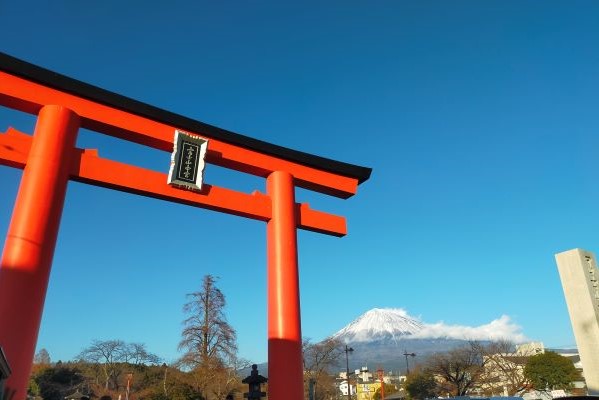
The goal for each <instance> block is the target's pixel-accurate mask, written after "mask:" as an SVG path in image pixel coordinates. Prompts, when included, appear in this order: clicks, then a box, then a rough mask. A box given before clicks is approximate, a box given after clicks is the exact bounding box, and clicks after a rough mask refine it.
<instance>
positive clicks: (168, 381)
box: [28, 275, 250, 400]
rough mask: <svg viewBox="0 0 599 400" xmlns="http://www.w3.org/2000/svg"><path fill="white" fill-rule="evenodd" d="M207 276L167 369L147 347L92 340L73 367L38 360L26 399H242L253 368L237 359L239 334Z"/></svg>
mask: <svg viewBox="0 0 599 400" xmlns="http://www.w3.org/2000/svg"><path fill="white" fill-rule="evenodd" d="M215 283H216V278H214V277H213V276H211V275H207V276H205V277H204V278H203V280H202V283H201V285H200V288H199V290H198V291H197V292H193V293H190V294H189V295H188V301H187V303H185V305H184V307H183V311H184V313H185V315H186V318H185V320H184V321H183V330H182V332H181V342H180V343H179V350H181V351H182V352H183V355H182V356H181V358H180V359H179V360H177V361H176V362H175V363H173V364H172V365H167V364H165V363H163V362H162V360H161V359H160V358H159V357H158V356H157V355H155V354H153V353H151V352H150V351H148V350H147V348H146V346H145V345H144V344H143V343H126V342H124V341H122V340H118V339H115V340H94V341H93V342H92V343H91V344H90V345H89V346H88V347H86V348H85V349H83V350H82V351H81V352H80V353H79V355H78V356H77V357H76V360H75V361H70V362H65V363H63V362H60V361H59V362H56V363H52V362H51V360H50V355H49V353H48V351H47V350H46V349H41V350H40V351H39V352H38V353H37V355H36V356H35V360H34V366H33V369H32V374H31V379H30V383H29V388H28V394H29V396H30V398H33V399H43V400H64V398H65V396H67V395H70V394H72V393H73V392H75V391H78V392H79V393H81V394H83V395H90V396H92V397H97V398H99V399H100V400H117V399H123V400H226V399H228V398H242V394H241V392H242V391H243V386H242V385H241V379H242V377H240V376H238V373H239V371H240V370H241V369H242V368H245V367H247V366H249V364H250V363H249V362H248V361H246V360H243V359H239V358H238V357H237V344H236V333H235V330H234V329H233V328H232V327H231V326H230V325H229V324H228V322H227V320H226V316H225V314H224V308H225V304H226V302H225V296H224V295H223V293H222V292H221V291H220V289H218V288H217V287H216V284H215Z"/></svg>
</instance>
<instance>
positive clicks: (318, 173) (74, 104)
mask: <svg viewBox="0 0 599 400" xmlns="http://www.w3.org/2000/svg"><path fill="white" fill-rule="evenodd" d="M0 82H2V84H1V85H0V104H2V105H4V106H7V107H11V108H15V109H18V110H21V111H24V112H28V113H32V114H36V113H37V112H38V111H39V109H40V108H41V107H42V106H44V105H49V104H56V105H61V106H64V107H67V108H69V109H70V110H72V111H74V112H75V113H77V114H78V115H79V116H80V117H81V123H82V127H83V128H87V129H90V130H93V131H97V132H100V133H104V134H107V135H111V136H115V137H118V138H121V139H124V140H128V141H133V142H136V143H140V144H143V145H146V146H150V147H154V148H157V149H160V150H164V151H168V152H170V151H171V150H172V147H173V144H172V142H173V135H174V131H175V129H178V127H175V126H170V125H167V124H164V123H161V122H157V121H154V120H152V119H148V118H145V117H142V116H139V115H136V114H132V113H129V112H126V111H122V110H119V109H116V108H113V107H110V106H106V105H103V104H100V103H97V102H94V101H91V100H87V99H84V98H81V97H78V96H75V95H71V94H69V93H66V92H62V91H60V90H57V89H51V88H49V87H46V86H44V85H40V84H37V83H35V82H31V81H28V80H26V79H23V78H19V77H17V76H14V75H11V74H8V73H5V72H0ZM190 133H193V134H197V135H200V136H203V137H206V138H208V139H210V142H209V144H208V154H207V156H206V160H207V161H208V162H209V163H212V164H216V165H220V166H222V167H225V168H230V169H234V170H237V171H241V172H245V173H249V174H253V175H257V176H261V177H264V178H266V177H267V176H268V175H270V173H272V172H274V171H287V172H289V173H291V174H292V175H293V176H294V178H295V184H296V186H299V187H303V188H306V189H309V190H314V191H317V192H321V193H325V194H329V195H332V196H336V197H341V198H348V197H351V196H352V195H354V194H355V193H356V191H357V189H358V180H357V179H355V178H350V177H347V176H343V175H339V174H335V173H331V172H327V171H323V170H319V169H316V168H312V167H308V166H305V165H301V164H298V163H295V162H291V161H287V160H284V159H281V158H277V157H274V156H271V155H267V154H263V153H259V152H257V151H254V150H249V149H246V148H243V147H239V146H235V145H232V144H229V143H225V142H222V141H218V140H215V139H211V138H210V136H209V135H206V134H205V133H204V132H190Z"/></svg>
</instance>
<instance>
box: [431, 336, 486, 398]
mask: <svg viewBox="0 0 599 400" xmlns="http://www.w3.org/2000/svg"><path fill="white" fill-rule="evenodd" d="M483 354H484V346H482V345H481V344H480V343H479V342H470V343H468V345H466V346H464V347H459V348H456V349H453V350H450V351H448V352H446V353H437V354H434V355H432V356H431V357H430V358H429V359H428V361H427V370H428V371H430V372H431V373H432V374H434V375H435V376H437V377H439V378H441V379H442V380H443V383H445V384H446V389H447V390H449V391H451V392H453V394H454V395H456V396H464V395H465V394H466V393H468V391H469V390H470V389H472V388H473V387H474V386H475V385H476V384H477V383H478V382H480V380H481V376H482V375H483V374H484V367H485V362H486V360H485V358H484V357H483Z"/></svg>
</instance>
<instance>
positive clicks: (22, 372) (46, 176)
mask: <svg viewBox="0 0 599 400" xmlns="http://www.w3.org/2000/svg"><path fill="white" fill-rule="evenodd" d="M78 129H79V117H78V116H77V115H76V114H75V113H73V112H72V111H70V110H68V109H66V108H64V107H60V106H54V105H50V106H44V107H43V108H42V109H41V111H40V113H39V116H38V120H37V124H36V127H35V134H34V135H33V140H32V142H31V150H30V151H29V156H28V158H27V166H26V167H25V169H24V170H23V176H22V178H21V185H20V186H19V192H18V194H17V199H16V202H15V207H14V210H13V214H12V219H11V221H10V226H9V228H8V234H7V237H6V242H5V245H4V252H3V254H2V261H1V262H0V329H2V335H1V336H0V337H1V338H2V347H3V348H4V349H5V351H6V357H7V359H8V360H9V362H10V366H11V369H12V371H13V373H12V375H11V376H10V386H7V387H9V388H11V389H12V390H15V391H16V396H15V397H14V398H15V399H24V398H25V397H26V394H27V393H24V392H22V391H23V390H24V389H25V388H27V383H28V381H29V371H30V370H31V360H32V359H33V355H34V352H35V344H36V342H37V335H38V331H39V326H40V321H41V319H42V311H43V308H44V300H45V298H46V289H47V287H48V278H49V276H50V267H51V265H52V257H53V255H54V248H55V244H56V238H57V236H58V227H59V225H60V217H61V215H62V208H63V204H64V198H65V194H66V190H67V183H68V180H69V167H70V163H71V154H72V153H73V150H74V148H75V139H76V137H77V131H78ZM0 395H1V393H0ZM9 398H10V397H9Z"/></svg>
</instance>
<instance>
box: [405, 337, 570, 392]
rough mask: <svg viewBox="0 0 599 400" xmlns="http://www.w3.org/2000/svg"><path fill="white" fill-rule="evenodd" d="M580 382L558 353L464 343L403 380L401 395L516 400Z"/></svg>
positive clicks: (432, 358)
mask: <svg viewBox="0 0 599 400" xmlns="http://www.w3.org/2000/svg"><path fill="white" fill-rule="evenodd" d="M579 379H581V377H580V373H579V372H578V371H577V370H576V368H575V367H574V364H573V363H572V361H570V360H569V359H568V358H566V357H563V356H560V355H559V354H557V353H554V352H551V351H547V352H545V353H541V354H522V353H517V352H514V345H513V344H512V343H510V342H506V341H501V342H494V343H490V344H482V343H480V342H476V341H473V342H469V343H468V344H467V345H465V346H462V347H458V348H456V349H453V350H450V351H447V352H443V353H436V354H433V355H431V356H430V357H428V358H427V359H426V361H425V362H424V363H423V364H422V365H420V366H419V367H418V368H417V369H415V370H414V371H413V372H412V373H411V374H409V375H408V377H407V380H406V382H405V385H404V386H405V390H406V391H407V393H408V395H409V397H410V398H411V399H414V400H422V399H427V398H435V397H447V396H465V395H484V396H493V395H504V394H507V395H509V396H517V395H520V394H522V393H523V392H525V391H529V390H537V391H541V392H544V391H549V390H555V389H564V390H570V389H572V383H573V382H575V381H577V380H579Z"/></svg>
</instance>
